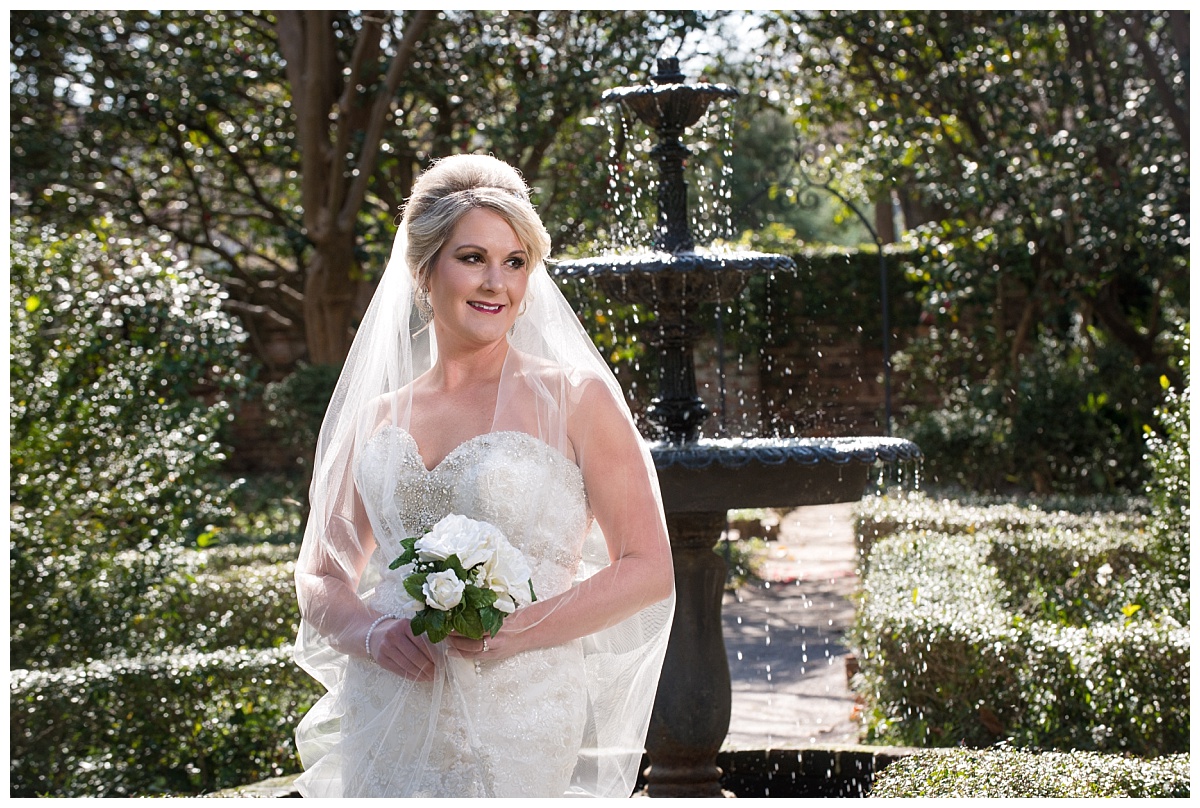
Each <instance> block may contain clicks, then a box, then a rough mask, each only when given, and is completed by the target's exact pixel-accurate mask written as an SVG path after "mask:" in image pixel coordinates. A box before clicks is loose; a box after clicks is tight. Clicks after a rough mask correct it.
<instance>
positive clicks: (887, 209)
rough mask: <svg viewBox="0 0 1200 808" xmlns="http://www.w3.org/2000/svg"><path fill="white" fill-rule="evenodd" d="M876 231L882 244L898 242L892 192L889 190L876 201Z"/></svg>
mask: <svg viewBox="0 0 1200 808" xmlns="http://www.w3.org/2000/svg"><path fill="white" fill-rule="evenodd" d="M875 233H876V235H878V236H879V243H880V244H895V243H896V219H895V217H894V216H893V215H892V194H891V192H890V191H889V192H887V193H885V194H884V196H883V198H882V199H879V200H877V201H876V202H875Z"/></svg>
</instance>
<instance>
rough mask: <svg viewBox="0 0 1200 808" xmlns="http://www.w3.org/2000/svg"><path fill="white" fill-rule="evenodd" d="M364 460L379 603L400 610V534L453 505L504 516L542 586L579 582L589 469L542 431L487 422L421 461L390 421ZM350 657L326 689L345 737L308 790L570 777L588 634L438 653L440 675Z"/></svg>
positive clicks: (538, 786)
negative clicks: (462, 653)
mask: <svg viewBox="0 0 1200 808" xmlns="http://www.w3.org/2000/svg"><path fill="white" fill-rule="evenodd" d="M355 472H356V473H355V480H356V483H357V485H358V489H359V492H360V495H361V497H362V500H363V503H364V505H365V506H366V510H367V513H368V516H369V518H370V520H371V525H372V529H373V531H374V533H375V538H376V541H377V543H378V547H377V549H376V551H375V552H374V554H373V555H372V557H371V559H370V561H369V562H368V567H367V570H365V571H364V574H363V580H364V582H365V585H366V587H368V588H367V589H366V591H364V594H363V597H364V598H365V599H366V601H367V603H369V604H370V605H371V606H372V607H373V608H375V609H377V610H379V611H381V612H395V611H398V610H399V608H400V606H399V604H400V603H401V602H402V601H403V598H401V597H400V594H399V592H398V591H397V589H396V587H395V586H393V585H391V581H390V579H389V580H387V581H383V578H382V576H383V575H384V574H385V573H386V571H387V565H388V564H389V562H391V561H392V560H393V559H394V558H396V557H397V556H398V555H400V553H401V551H402V548H401V546H400V542H401V541H402V540H403V539H405V538H407V537H409V536H416V535H420V534H421V532H422V531H424V530H426V529H427V528H430V527H432V526H433V525H434V524H436V523H437V522H438V521H439V520H440V519H441V518H442V517H443V516H446V515H447V514H450V513H458V514H462V515H464V516H467V517H470V518H472V519H478V520H482V521H487V522H491V523H492V524H494V525H495V526H496V527H498V528H500V530H501V531H503V532H504V534H505V535H506V536H507V537H508V539H509V541H510V542H512V543H513V545H514V546H516V547H517V548H518V549H520V550H521V551H522V552H523V553H524V554H525V556H526V558H527V559H528V560H529V564H530V567H531V569H532V571H533V585H534V589H535V591H536V593H537V596H538V598H548V597H551V596H553V595H556V594H558V593H560V592H563V591H565V590H566V589H568V588H569V587H570V586H571V585H572V583H573V581H574V579H575V576H576V572H577V570H578V567H579V564H580V558H581V551H582V546H583V541H584V537H585V534H586V533H587V530H588V527H589V525H590V523H591V515H590V512H589V510H588V505H587V498H586V495H585V492H584V486H583V477H582V474H581V473H580V471H579V469H578V467H577V466H576V465H575V464H574V463H572V462H571V461H570V460H568V459H567V458H566V457H564V456H563V455H562V454H560V453H559V452H558V451H556V450H555V449H553V448H551V447H550V446H548V445H546V444H545V443H542V442H541V441H539V440H538V439H536V438H534V437H532V436H530V435H527V434H525V433H522V432H493V433H488V434H484V435H480V436H477V437H475V438H472V439H470V440H468V441H466V442H465V443H463V444H461V445H460V446H458V447H457V448H456V449H455V450H454V451H452V452H451V453H450V454H449V455H448V456H447V457H446V458H445V459H444V460H443V461H442V462H441V463H439V464H438V465H437V466H436V467H435V468H434V469H432V470H426V468H425V465H424V461H423V460H422V459H421V456H420V454H419V452H418V449H417V445H416V442H415V441H414V440H413V438H412V436H411V435H409V434H408V433H407V432H405V431H404V430H402V429H400V428H398V427H395V426H385V427H384V428H382V429H381V430H380V431H379V432H377V433H376V434H375V435H374V436H373V437H372V438H371V439H370V440H369V441H368V442H367V443H366V445H365V446H364V447H363V449H362V451H361V453H360V456H359V461H358V465H357V468H356V469H355ZM393 577H394V576H393ZM381 582H382V583H383V584H384V585H379V584H380V583H381ZM439 647H440V646H439ZM347 666H348V667H347V670H346V677H345V681H344V686H343V687H342V688H340V689H338V690H336V691H332V692H330V693H329V694H327V695H326V696H325V698H326V699H337V700H339V702H340V703H339V705H338V706H340V710H337V711H336V712H338V713H340V720H339V722H338V726H337V727H330V731H331V732H336V733H337V734H338V735H339V736H340V737H339V739H338V742H337V743H336V744H335V745H334V746H333V748H332V749H331V751H330V752H329V753H328V754H327V755H326V756H325V757H323V758H322V759H321V760H320V761H318V762H317V764H316V765H315V766H313V767H310V768H309V770H308V771H307V772H305V774H304V775H302V778H301V781H302V786H304V787H305V789H306V791H305V793H306V795H308V796H347V797H353V796H393V797H399V796H414V797H415V796H460V797H485V796H497V797H515V796H547V797H558V796H562V795H563V794H564V793H565V792H566V791H567V790H568V787H569V786H570V783H571V778H572V773H573V771H574V769H575V766H576V763H577V761H578V759H579V752H580V746H581V744H582V743H583V738H584V734H585V724H586V723H587V719H588V705H587V696H586V693H587V682H586V676H585V673H586V672H585V665H584V656H583V646H582V643H580V642H579V641H575V642H572V643H567V644H565V645H562V646H557V647H554V648H545V649H538V650H536V651H531V652H527V653H523V654H518V655H516V656H513V657H510V658H508V659H504V660H500V661H498V662H489V661H487V660H486V658H484V659H482V660H481V661H480V664H478V665H476V664H474V663H473V662H471V661H468V660H462V659H458V658H455V657H447V656H443V657H442V658H441V659H440V660H439V672H438V675H437V676H435V677H434V681H432V682H412V681H410V680H407V679H404V678H401V677H398V676H395V675H394V674H391V673H389V672H387V671H385V670H383V669H382V668H380V667H379V666H378V665H376V664H375V663H373V662H371V661H369V660H366V659H363V658H360V657H350V658H349V659H348V662H347ZM335 773H336V774H335ZM320 783H326V784H328V789H325V790H323V789H322V788H321V787H320V785H319V784H320ZM335 792H336V793H335Z"/></svg>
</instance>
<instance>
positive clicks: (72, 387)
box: [9, 221, 246, 667]
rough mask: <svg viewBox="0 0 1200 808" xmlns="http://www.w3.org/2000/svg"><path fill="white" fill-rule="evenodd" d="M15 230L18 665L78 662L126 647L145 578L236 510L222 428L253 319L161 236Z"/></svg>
mask: <svg viewBox="0 0 1200 808" xmlns="http://www.w3.org/2000/svg"><path fill="white" fill-rule="evenodd" d="M100 226H101V227H103V225H100ZM11 235H12V247H11V252H10V262H11V270H10V277H11V283H12V289H11V298H10V308H9V316H10V348H11V363H10V374H11V388H10V398H9V402H10V403H9V415H10V422H9V444H10V450H11V454H12V491H11V506H10V517H11V523H12V540H11V551H10V552H11V554H10V580H11V582H12V588H11V606H12V611H11V624H10V625H11V652H12V664H13V666H14V667H32V666H53V665H61V664H72V663H75V662H78V661H80V660H82V659H86V658H88V657H102V656H106V655H108V654H111V653H113V652H115V651H116V650H117V649H118V648H120V647H122V645H123V644H124V642H125V640H126V638H127V636H128V632H129V630H130V627H131V626H132V625H133V624H134V623H135V622H136V621H137V620H138V619H139V618H140V617H144V614H145V613H144V609H143V607H142V605H141V603H142V594H143V592H145V591H146V589H147V588H149V587H150V586H152V585H153V584H155V583H157V582H159V581H161V580H163V578H164V577H165V576H166V575H167V573H168V572H169V571H170V570H171V569H172V568H173V566H174V564H175V561H176V559H177V555H178V550H179V547H180V546H181V545H183V544H185V543H186V542H187V541H188V540H189V539H190V540H194V539H195V538H197V537H198V536H199V535H201V534H202V533H203V532H204V531H205V530H206V529H207V525H208V524H209V523H210V522H211V521H216V520H218V519H219V518H220V517H221V516H222V506H221V504H220V502H221V498H220V496H219V495H218V491H217V487H216V485H215V484H214V483H213V482H211V480H212V472H213V470H214V469H215V467H216V464H217V463H219V462H220V460H221V459H222V452H221V447H220V446H219V445H217V442H216V441H215V439H214V438H215V435H216V434H217V430H218V428H219V427H220V425H221V424H222V422H224V421H225V420H227V419H228V418H229V417H230V415H229V410H230V407H229V403H228V399H229V397H231V396H234V395H236V394H237V393H238V391H239V390H241V389H242V388H243V387H244V385H245V384H246V372H245V368H244V366H243V364H242V360H241V359H240V358H239V354H238V346H239V344H240V343H241V341H242V340H243V338H244V334H243V332H242V331H241V329H240V327H239V326H238V325H237V324H236V322H235V321H234V319H233V318H232V317H230V316H229V315H228V314H226V313H225V312H223V311H222V310H221V299H222V297H223V293H222V292H221V291H220V289H219V286H218V285H217V284H216V283H215V282H213V281H211V280H209V279H206V278H205V277H204V276H203V275H201V274H200V273H199V272H198V271H197V270H195V269H193V268H192V267H190V266H188V265H187V264H185V263H183V262H180V261H179V260H177V259H176V258H175V257H174V256H173V255H171V254H170V253H168V252H166V251H164V250H163V249H162V248H161V247H159V246H157V245H153V244H144V243H133V242H130V241H128V240H119V241H118V240H116V239H111V238H110V239H107V240H106V239H104V238H102V237H100V236H98V235H96V234H93V233H81V234H77V235H71V236H64V235H61V234H58V233H56V232H54V231H53V230H49V229H47V230H42V231H36V230H34V229H33V228H32V226H30V225H29V224H28V223H27V222H22V221H17V222H16V223H14V224H13V226H12V231H11ZM127 551H133V552H134V553H135V555H134V556H133V557H132V558H130V559H127V560H126V561H125V562H118V561H117V560H116V559H117V557H118V556H119V554H121V553H122V552H127Z"/></svg>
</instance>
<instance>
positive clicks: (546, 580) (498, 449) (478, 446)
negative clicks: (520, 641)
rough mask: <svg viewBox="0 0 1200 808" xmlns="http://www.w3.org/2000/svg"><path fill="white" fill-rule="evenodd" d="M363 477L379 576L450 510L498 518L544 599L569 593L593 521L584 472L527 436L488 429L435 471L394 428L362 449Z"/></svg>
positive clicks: (358, 470) (409, 438)
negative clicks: (407, 545) (411, 538)
mask: <svg viewBox="0 0 1200 808" xmlns="http://www.w3.org/2000/svg"><path fill="white" fill-rule="evenodd" d="M355 472H356V475H355V476H356V481H357V483H358V489H359V492H360V494H361V496H362V500H363V504H364V505H365V506H366V510H367V515H368V517H369V518H370V520H371V526H372V529H373V531H374V533H375V540H376V542H377V544H378V549H377V550H376V552H375V554H374V555H373V556H372V559H371V565H372V566H373V567H374V568H375V569H374V570H373V572H374V573H376V574H381V573H382V572H383V570H385V569H387V564H388V563H390V561H391V560H392V559H394V558H396V557H397V556H398V555H400V553H401V552H402V548H401V546H400V542H401V541H402V540H403V539H405V538H407V537H409V536H419V535H421V533H422V532H424V531H425V530H427V529H429V528H431V527H433V525H435V524H436V523H437V522H438V520H440V519H441V518H442V517H443V516H446V515H447V514H450V513H457V514H461V515H463V516H467V517H470V518H471V519H477V520H480V521H484V522H490V523H492V524H493V525H495V526H496V527H498V528H500V530H501V531H503V532H504V534H505V536H507V537H508V540H509V541H510V542H512V544H513V545H514V546H515V547H517V549H519V550H521V551H522V552H523V553H524V554H525V557H526V558H527V559H528V560H529V564H530V567H531V568H532V570H533V583H534V588H535V589H536V591H537V593H538V597H539V598H540V597H547V596H550V595H553V594H557V593H558V592H561V591H563V590H565V589H566V588H567V587H569V586H570V585H571V582H572V580H573V579H574V576H575V572H576V568H577V567H578V565H579V560H580V555H581V550H582V545H583V539H584V535H585V533H586V531H587V528H588V524H589V522H590V519H591V516H590V513H589V511H588V505H587V497H586V494H585V492H584V487H583V476H582V474H581V473H580V471H579V468H578V467H577V466H576V465H575V464H574V463H572V462H571V461H570V460H568V459H567V458H566V457H564V456H563V455H562V454H561V453H560V452H558V451H557V450H555V449H553V448H551V447H550V446H548V445H546V444H545V443H543V442H542V441H540V440H538V439H537V438H534V437H533V436H531V435H527V434H525V433H524V432H490V433H485V434H483V435H477V436H475V437H474V438H470V439H469V440H467V441H464V442H463V443H461V444H459V445H458V446H457V447H456V448H455V449H454V450H453V451H452V452H450V454H449V455H447V456H446V458H445V459H444V460H442V462H441V463H439V464H438V465H437V466H436V467H434V468H433V469H432V470H429V469H426V468H425V463H424V461H423V460H422V458H421V455H420V452H419V451H418V448H417V443H416V441H415V440H414V439H413V437H412V436H411V435H409V434H408V432H406V431H405V430H403V429H401V428H400V427H396V426H385V427H383V428H382V429H380V430H379V431H378V432H377V433H376V434H375V435H374V436H373V437H372V438H371V439H370V440H368V441H367V443H366V445H365V446H364V448H363V450H362V452H361V454H360V456H359V460H358V464H357V468H356V469H355Z"/></svg>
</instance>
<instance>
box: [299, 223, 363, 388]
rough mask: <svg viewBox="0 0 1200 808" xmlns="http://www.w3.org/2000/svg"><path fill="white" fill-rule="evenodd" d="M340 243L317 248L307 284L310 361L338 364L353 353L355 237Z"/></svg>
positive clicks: (305, 309) (306, 309)
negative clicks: (352, 312) (352, 321)
mask: <svg viewBox="0 0 1200 808" xmlns="http://www.w3.org/2000/svg"><path fill="white" fill-rule="evenodd" d="M340 235H343V238H341V239H339V240H338V241H337V243H332V244H325V245H318V248H317V252H316V255H314V256H313V260H312V263H310V264H309V266H308V272H307V275H306V278H305V283H304V325H305V340H306V342H307V344H308V361H309V362H311V363H313V364H317V365H321V364H338V363H340V362H342V361H343V360H344V359H345V358H346V354H347V353H349V352H350V343H351V341H352V340H353V334H351V333H350V321H351V307H352V306H353V304H354V299H355V293H356V291H357V289H358V284H357V283H356V282H355V281H353V280H351V278H350V269H351V267H353V266H354V253H353V248H354V233H353V232H350V233H348V234H340Z"/></svg>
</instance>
